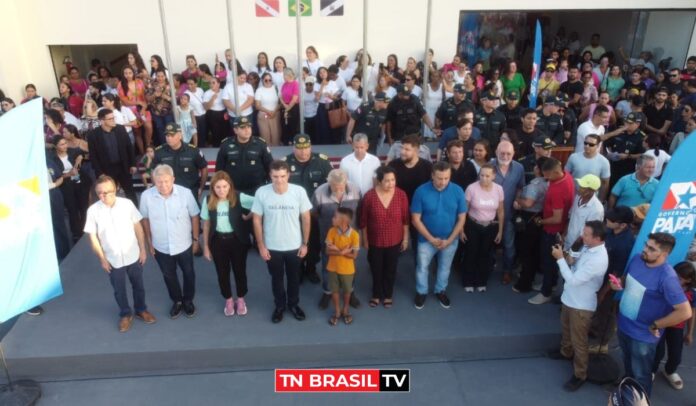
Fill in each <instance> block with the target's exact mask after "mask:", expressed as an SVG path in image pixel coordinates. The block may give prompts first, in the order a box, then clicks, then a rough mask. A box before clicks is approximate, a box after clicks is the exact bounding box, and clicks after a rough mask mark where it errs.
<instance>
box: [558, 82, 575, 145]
mask: <svg viewBox="0 0 696 406" xmlns="http://www.w3.org/2000/svg"><path fill="white" fill-rule="evenodd" d="M569 102H570V98H569V97H568V95H567V94H566V93H558V94H557V95H556V103H558V114H559V115H560V116H561V118H562V119H563V140H554V142H555V143H556V145H564V146H575V135H576V132H577V130H578V116H577V115H576V114H575V110H573V109H570V108H568V103H569ZM560 141H562V142H560Z"/></svg>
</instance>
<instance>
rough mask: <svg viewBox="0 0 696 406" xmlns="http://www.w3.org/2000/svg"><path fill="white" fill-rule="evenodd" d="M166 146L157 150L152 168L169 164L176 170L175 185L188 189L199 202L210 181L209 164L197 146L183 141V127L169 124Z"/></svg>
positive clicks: (165, 130) (166, 128)
mask: <svg viewBox="0 0 696 406" xmlns="http://www.w3.org/2000/svg"><path fill="white" fill-rule="evenodd" d="M164 134H165V140H166V141H167V143H166V144H163V145H160V146H159V147H157V148H155V158H154V159H153V161H152V167H153V168H155V167H156V166H157V165H160V164H167V165H169V166H171V167H172V169H174V183H175V184H177V185H179V186H183V187H185V188H188V189H189V190H190V191H191V193H193V195H194V196H195V197H196V198H197V199H196V200H199V199H200V198H201V194H202V193H203V189H205V183H206V181H207V180H208V162H207V161H206V160H205V158H204V157H203V153H202V152H201V150H199V149H198V148H197V147H196V146H194V145H191V144H185V143H184V142H183V141H182V139H181V137H182V136H181V127H179V125H178V124H176V123H169V124H167V126H166V127H165V128H164Z"/></svg>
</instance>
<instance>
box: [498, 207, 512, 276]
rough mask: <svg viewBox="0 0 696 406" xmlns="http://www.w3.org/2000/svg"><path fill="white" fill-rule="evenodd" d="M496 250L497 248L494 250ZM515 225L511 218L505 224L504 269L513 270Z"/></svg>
mask: <svg viewBox="0 0 696 406" xmlns="http://www.w3.org/2000/svg"><path fill="white" fill-rule="evenodd" d="M493 252H495V250H494V251H493ZM515 254H516V252H515V225H514V224H512V221H511V220H507V217H506V220H505V224H504V225H503V271H504V272H512V266H513V264H514V263H515Z"/></svg>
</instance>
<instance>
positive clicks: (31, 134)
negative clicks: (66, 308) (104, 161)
mask: <svg viewBox="0 0 696 406" xmlns="http://www.w3.org/2000/svg"><path fill="white" fill-rule="evenodd" d="M0 142H2V144H3V145H12V148H3V149H2V150H1V151H2V152H0V264H2V266H1V267H0V323H2V322H4V321H6V320H8V319H10V318H12V317H14V316H16V315H18V314H20V313H23V312H25V311H27V310H29V309H31V308H32V307H34V306H38V305H40V304H42V303H44V302H46V301H47V300H49V299H52V298H54V297H56V296H59V295H61V294H62V293H63V288H62V287H61V283H60V275H59V273H58V260H57V259H56V250H55V245H54V243H53V226H52V222H51V206H50V204H51V203H50V200H49V196H48V176H49V175H48V168H47V166H46V152H45V147H44V136H43V105H42V99H41V98H36V99H34V100H32V101H30V102H28V103H25V104H23V105H21V106H19V107H16V108H14V109H13V110H11V111H10V112H8V113H5V114H3V115H2V116H1V117H0Z"/></svg>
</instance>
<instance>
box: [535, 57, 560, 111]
mask: <svg viewBox="0 0 696 406" xmlns="http://www.w3.org/2000/svg"><path fill="white" fill-rule="evenodd" d="M560 87H561V84H560V83H558V80H556V65H555V64H553V63H549V64H547V65H546V69H545V70H544V74H543V75H541V77H540V78H539V85H538V88H537V89H538V90H537V97H540V98H542V99H544V100H546V99H547V98H548V97H555V96H556V93H558V89H559V88H560ZM544 103H545V102H544Z"/></svg>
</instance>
